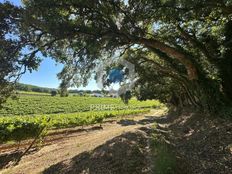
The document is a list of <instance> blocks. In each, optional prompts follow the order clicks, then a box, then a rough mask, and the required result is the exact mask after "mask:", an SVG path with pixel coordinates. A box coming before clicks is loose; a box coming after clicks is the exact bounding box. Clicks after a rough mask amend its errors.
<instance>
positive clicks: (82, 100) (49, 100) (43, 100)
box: [0, 96, 160, 116]
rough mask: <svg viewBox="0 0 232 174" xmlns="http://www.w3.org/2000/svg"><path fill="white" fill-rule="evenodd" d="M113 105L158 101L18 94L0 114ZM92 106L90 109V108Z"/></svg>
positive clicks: (147, 104) (154, 103) (150, 104)
mask: <svg viewBox="0 0 232 174" xmlns="http://www.w3.org/2000/svg"><path fill="white" fill-rule="evenodd" d="M98 104H101V105H102V106H103V105H108V106H109V105H111V106H112V105H114V107H117V108H116V109H117V110H118V109H119V110H120V109H138V108H140V109H141V108H150V107H156V106H159V105H160V103H159V102H158V101H151V100H148V101H143V102H140V101H138V100H136V99H132V100H130V102H129V104H128V105H125V104H124V103H123V102H122V101H121V100H120V99H119V98H96V97H79V96H78V97H77V96H70V97H51V96H20V97H19V98H18V99H16V100H15V99H14V100H13V99H9V100H8V101H7V103H5V104H4V106H3V108H2V109H0V116H19V115H20V116H25V115H40V114H54V113H74V112H86V111H90V110H93V109H95V110H98V109H101V110H112V109H114V107H113V108H112V107H108V109H107V107H105V108H104V107H103V108H102V107H101V108H98V107H92V106H94V105H98ZM91 107H92V109H91Z"/></svg>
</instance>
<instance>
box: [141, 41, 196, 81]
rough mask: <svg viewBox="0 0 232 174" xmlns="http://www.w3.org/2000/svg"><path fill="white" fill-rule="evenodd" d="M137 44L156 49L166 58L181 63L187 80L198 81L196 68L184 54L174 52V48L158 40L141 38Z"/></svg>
mask: <svg viewBox="0 0 232 174" xmlns="http://www.w3.org/2000/svg"><path fill="white" fill-rule="evenodd" d="M139 42H140V43H142V44H143V45H145V46H147V47H152V48H156V49H158V50H160V51H162V52H164V53H166V54H167V55H168V56H170V57H173V58H175V59H177V60H178V61H179V62H181V63H182V64H183V65H184V66H185V68H186V70H187V74H188V79H189V80H191V81H192V80H197V79H198V73H197V68H196V67H195V65H194V64H193V63H192V61H191V60H190V58H189V57H188V56H186V55H185V54H184V53H182V52H180V51H178V50H176V49H175V48H173V47H171V46H169V45H166V44H164V43H162V42H160V41H158V40H154V39H145V38H142V39H140V40H139Z"/></svg>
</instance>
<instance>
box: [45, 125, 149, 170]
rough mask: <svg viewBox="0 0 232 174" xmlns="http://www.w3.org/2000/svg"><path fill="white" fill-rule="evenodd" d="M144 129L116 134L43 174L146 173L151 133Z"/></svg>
mask: <svg viewBox="0 0 232 174" xmlns="http://www.w3.org/2000/svg"><path fill="white" fill-rule="evenodd" d="M149 132H150V130H149V129H141V130H140V131H136V132H129V133H125V134H123V135H120V136H118V137H115V138H113V139H111V140H109V141H107V142H106V143H105V144H103V145H101V146H99V147H97V148H95V149H94V150H92V151H90V152H83V153H81V154H79V155H77V156H75V157H73V158H72V159H70V160H66V161H62V162H59V163H57V164H55V165H53V166H51V167H49V168H47V169H46V170H45V171H43V174H67V173H68V174H87V173H88V174H132V173H133V174H145V173H150V168H149V167H148V166H150V163H149V158H148V157H149V148H148V134H149Z"/></svg>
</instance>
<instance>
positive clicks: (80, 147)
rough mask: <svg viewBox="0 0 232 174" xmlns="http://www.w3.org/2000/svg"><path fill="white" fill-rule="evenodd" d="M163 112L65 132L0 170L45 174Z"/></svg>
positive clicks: (150, 121) (149, 123)
mask: <svg viewBox="0 0 232 174" xmlns="http://www.w3.org/2000/svg"><path fill="white" fill-rule="evenodd" d="M161 114H162V111H160V110H158V111H152V112H151V113H148V114H145V115H140V116H134V117H129V118H123V120H121V121H118V122H114V123H105V124H103V129H101V130H94V131H90V132H79V133H78V132H74V133H71V134H68V135H65V136H63V137H62V138H60V139H59V140H57V141H55V142H54V143H52V144H50V145H47V146H44V147H43V148H41V149H40V150H39V151H36V152H32V153H30V154H28V155H26V156H24V157H23V158H22V159H21V161H20V162H19V164H18V165H17V166H14V167H10V168H7V169H4V170H2V171H0V173H2V174H33V173H41V172H43V171H44V170H45V169H46V168H49V167H50V166H52V165H55V164H57V163H59V162H61V161H65V160H69V159H71V158H73V157H75V156H77V155H78V154H81V153H83V152H85V151H91V150H93V149H95V148H96V147H98V146H100V145H102V144H104V143H106V142H107V141H108V140H111V139H113V138H115V137H117V136H119V135H121V134H123V133H125V132H135V131H137V129H138V128H140V127H146V126H149V125H151V124H152V123H153V118H155V117H157V116H160V115H161Z"/></svg>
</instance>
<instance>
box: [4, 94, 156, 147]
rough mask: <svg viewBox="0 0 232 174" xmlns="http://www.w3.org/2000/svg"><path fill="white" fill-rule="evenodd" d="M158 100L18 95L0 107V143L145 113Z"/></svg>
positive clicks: (154, 105) (18, 140)
mask: <svg viewBox="0 0 232 174" xmlns="http://www.w3.org/2000/svg"><path fill="white" fill-rule="evenodd" d="M158 106H160V103H159V102H158V101H143V102H140V101H137V100H135V99H132V100H131V101H130V103H129V104H128V105H125V104H124V103H123V102H122V101H121V100H120V99H118V98H95V97H77V96H71V97H51V96H36V95H34V96H23V95H22V96H20V97H19V98H18V99H14V100H13V99H9V100H8V101H7V102H6V103H5V105H4V106H3V108H2V109H1V110H0V143H6V142H8V141H17V142H20V141H22V140H25V139H28V138H33V137H36V136H38V135H39V134H41V133H43V134H45V133H46V130H50V129H59V128H68V127H76V126H85V125H91V124H97V123H99V124H101V123H102V122H103V121H104V119H106V118H110V117H117V116H124V115H132V114H139V113H145V112H148V111H149V110H150V108H151V107H158Z"/></svg>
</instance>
